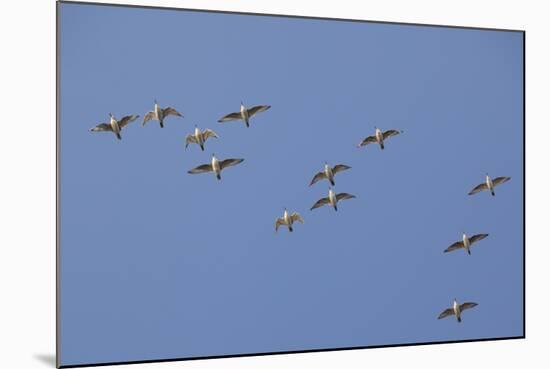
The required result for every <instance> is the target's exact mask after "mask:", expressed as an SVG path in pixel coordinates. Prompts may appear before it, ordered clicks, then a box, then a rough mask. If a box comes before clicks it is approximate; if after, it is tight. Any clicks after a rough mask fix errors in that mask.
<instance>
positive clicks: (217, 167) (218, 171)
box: [212, 155, 222, 179]
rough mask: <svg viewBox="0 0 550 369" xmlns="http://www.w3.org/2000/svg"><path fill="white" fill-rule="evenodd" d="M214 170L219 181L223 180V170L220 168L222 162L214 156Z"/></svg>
mask: <svg viewBox="0 0 550 369" xmlns="http://www.w3.org/2000/svg"><path fill="white" fill-rule="evenodd" d="M212 170H213V171H214V173H216V178H217V179H222V177H221V172H222V169H221V168H220V161H219V160H218V158H216V156H214V155H212Z"/></svg>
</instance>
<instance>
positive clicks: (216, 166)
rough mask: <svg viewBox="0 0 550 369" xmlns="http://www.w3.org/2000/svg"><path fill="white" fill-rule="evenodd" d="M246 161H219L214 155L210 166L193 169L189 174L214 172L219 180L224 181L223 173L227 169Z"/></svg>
mask: <svg viewBox="0 0 550 369" xmlns="http://www.w3.org/2000/svg"><path fill="white" fill-rule="evenodd" d="M243 161H244V159H225V160H218V158H216V155H215V154H212V160H211V161H210V163H208V164H203V165H199V166H198V167H196V168H193V169H191V170H190V171H188V172H187V173H189V174H200V173H208V172H214V174H215V175H216V178H217V179H222V177H221V172H222V170H224V169H225V168H227V167H231V166H233V165H237V164H240V163H242V162H243Z"/></svg>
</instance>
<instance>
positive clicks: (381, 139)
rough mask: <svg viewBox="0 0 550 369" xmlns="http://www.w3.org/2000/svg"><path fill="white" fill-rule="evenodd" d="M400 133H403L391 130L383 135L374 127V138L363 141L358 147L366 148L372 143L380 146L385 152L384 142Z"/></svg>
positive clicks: (370, 137)
mask: <svg viewBox="0 0 550 369" xmlns="http://www.w3.org/2000/svg"><path fill="white" fill-rule="evenodd" d="M400 133H403V131H398V130H395V129H390V130H388V131H386V132H384V133H382V131H381V130H380V128H377V127H374V136H369V137H367V138H365V139H364V140H363V141H361V142H360V143H359V145H357V147H361V146H365V145H368V144H371V143H377V144H378V145H380V148H381V149H382V150H384V140H386V139H388V138H390V137H392V136H397V135H398V134H400Z"/></svg>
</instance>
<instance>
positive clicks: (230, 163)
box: [220, 159, 244, 169]
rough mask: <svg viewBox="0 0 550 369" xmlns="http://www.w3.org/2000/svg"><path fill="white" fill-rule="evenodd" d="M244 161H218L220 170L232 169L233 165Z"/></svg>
mask: <svg viewBox="0 0 550 369" xmlns="http://www.w3.org/2000/svg"><path fill="white" fill-rule="evenodd" d="M243 161H244V159H225V160H222V161H220V169H225V168H227V167H232V166H233V165H237V164H240V163H242V162H243Z"/></svg>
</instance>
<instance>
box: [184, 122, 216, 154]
mask: <svg viewBox="0 0 550 369" xmlns="http://www.w3.org/2000/svg"><path fill="white" fill-rule="evenodd" d="M210 137H214V138H218V137H219V136H218V135H217V134H216V132H214V131H212V130H211V129H208V128H206V129H205V130H204V131H202V132H201V130H200V128H199V127H197V126H195V132H193V133H191V134H188V135H187V137H185V148H186V149H187V146H189V144H190V143H196V144H198V145H199V146H200V147H201V150H202V151H204V143H205V142H206V140H207V139H208V138H210Z"/></svg>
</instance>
